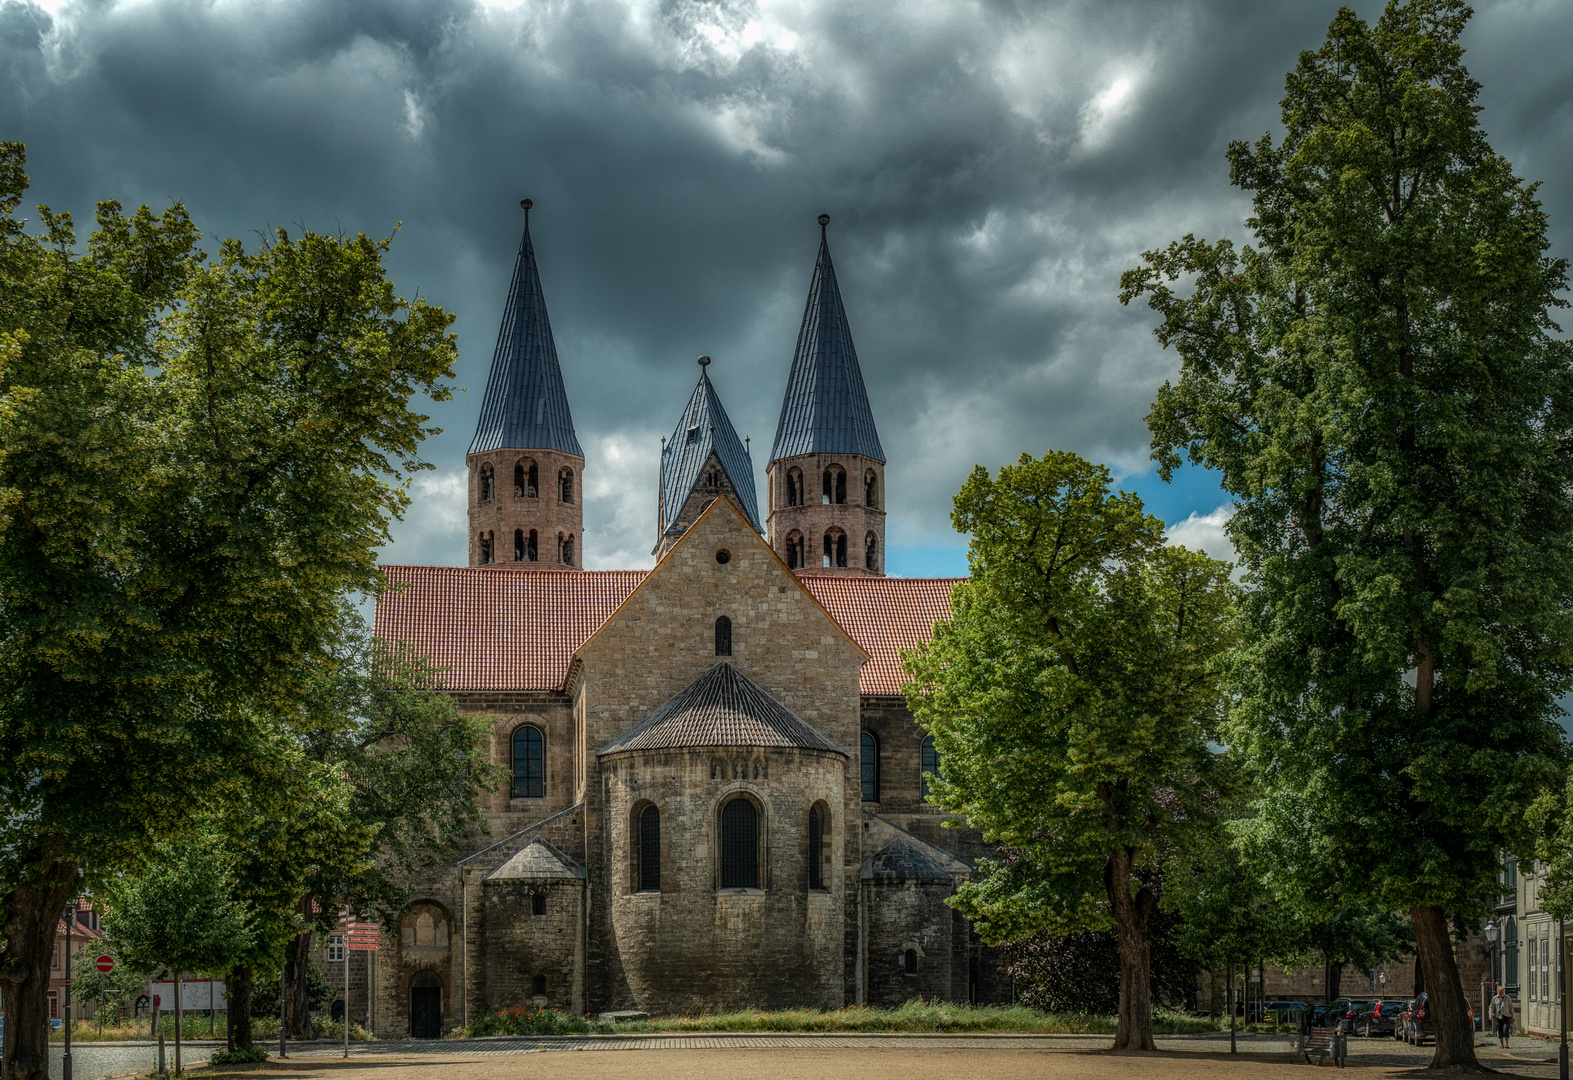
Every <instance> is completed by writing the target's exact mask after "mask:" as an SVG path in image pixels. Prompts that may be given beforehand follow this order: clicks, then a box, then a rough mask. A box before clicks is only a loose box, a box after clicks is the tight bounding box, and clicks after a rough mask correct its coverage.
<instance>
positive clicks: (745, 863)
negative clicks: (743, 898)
mask: <svg viewBox="0 0 1573 1080" xmlns="http://www.w3.org/2000/svg"><path fill="white" fill-rule="evenodd" d="M721 887H722V888H723V889H757V888H759V811H758V810H755V809H754V804H753V803H751V802H749V801H748V800H747V799H745V798H737V799H733V800H732V801H731V802H729V803H727V804H726V805H725V806H723V807H722V808H721Z"/></svg>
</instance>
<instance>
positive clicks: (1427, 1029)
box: [1403, 993, 1475, 1046]
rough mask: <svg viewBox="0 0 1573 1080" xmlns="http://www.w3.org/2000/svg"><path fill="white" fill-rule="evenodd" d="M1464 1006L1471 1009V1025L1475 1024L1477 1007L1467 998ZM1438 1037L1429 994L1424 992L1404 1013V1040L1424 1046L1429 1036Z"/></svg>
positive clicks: (1413, 1044)
mask: <svg viewBox="0 0 1573 1080" xmlns="http://www.w3.org/2000/svg"><path fill="white" fill-rule="evenodd" d="M1464 1007H1465V1008H1466V1009H1468V1010H1469V1027H1470V1029H1471V1030H1473V1029H1474V1026H1475V1007H1474V1006H1473V1005H1470V1004H1469V1002H1468V999H1467V998H1466V999H1465V1002H1464ZM1435 1037H1436V1022H1435V1018H1434V1017H1433V1015H1432V1012H1431V1009H1430V1006H1429V1002H1428V1001H1427V995H1426V994H1424V993H1422V994H1420V995H1419V996H1418V997H1416V998H1415V999H1414V1000H1413V1001H1411V1002H1410V1003H1409V1009H1408V1011H1406V1012H1405V1013H1404V1036H1403V1038H1404V1041H1405V1042H1406V1043H1409V1044H1410V1045H1411V1046H1424V1045H1425V1041H1426V1040H1427V1039H1428V1038H1435Z"/></svg>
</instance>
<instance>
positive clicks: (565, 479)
mask: <svg viewBox="0 0 1573 1080" xmlns="http://www.w3.org/2000/svg"><path fill="white" fill-rule="evenodd" d="M557 486H558V496H557V497H558V498H559V499H560V500H562V501H563V502H565V503H571V502H573V470H572V469H564V470H563V471H562V473H561V474H560V475H559V476H558V478H557Z"/></svg>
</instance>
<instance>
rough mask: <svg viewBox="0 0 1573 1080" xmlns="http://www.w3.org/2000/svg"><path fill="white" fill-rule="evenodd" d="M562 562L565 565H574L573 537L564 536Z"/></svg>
mask: <svg viewBox="0 0 1573 1080" xmlns="http://www.w3.org/2000/svg"><path fill="white" fill-rule="evenodd" d="M562 563H563V565H564V566H572V565H573V537H571V536H568V537H564V538H563V548H562Z"/></svg>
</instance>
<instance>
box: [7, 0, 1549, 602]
mask: <svg viewBox="0 0 1573 1080" xmlns="http://www.w3.org/2000/svg"><path fill="white" fill-rule="evenodd" d="M1355 6H1356V10H1357V11H1358V12H1359V13H1360V14H1361V15H1362V16H1365V17H1367V18H1374V17H1375V16H1376V15H1377V14H1378V13H1379V8H1378V6H1377V5H1376V4H1374V3H1360V4H1357V5H1355ZM1336 7H1337V5H1336V4H1335V3H1328V2H1322V0H1292V2H1272V0H1161V2H1160V0H1139V2H1138V0H1096V2H1091V0H1089V2H1052V0H1049V2H1041V3H1024V2H1007V0H1000V2H968V0H946V2H935V0H912V2H906V3H901V4H892V3H889V2H888V0H887V2H881V0H753V2H748V0H737V2H712V0H630V2H624V3H613V2H609V0H540V2H535V0H525V2H521V3H481V2H476V0H383V2H370V0H118V2H117V0H50V2H48V3H45V4H43V5H40V4H37V3H32V2H17V0H0V138H3V139H13V140H20V141H23V142H25V143H26V144H27V152H28V171H29V173H30V175H31V177H32V182H33V187H32V190H31V192H30V195H29V201H30V202H32V203H46V204H49V205H50V206H52V207H54V208H55V209H57V210H70V211H72V212H73V213H74V214H75V215H76V216H77V218H78V220H79V221H83V222H85V221H88V220H90V218H91V213H92V206H93V203H94V201H95V200H98V199H108V198H114V199H118V200H120V201H121V202H122V203H125V204H127V205H136V204H138V203H147V204H149V205H150V206H152V207H153V208H154V209H162V208H163V207H165V206H167V205H168V204H169V203H170V202H172V201H177V200H178V201H180V202H182V203H184V204H185V205H186V206H187V207H188V209H189V210H190V211H191V213H192V215H193V217H194V218H195V220H196V221H197V223H198V225H199V226H200V227H201V228H202V229H203V231H204V233H205V234H206V237H207V242H208V244H209V249H210V250H212V249H213V248H215V247H216V245H217V241H218V240H219V239H221V238H223V237H227V236H234V237H239V238H241V239H242V240H245V241H247V242H248V243H255V242H257V240H258V238H259V237H260V236H261V235H263V234H265V233H266V231H267V230H270V229H272V228H275V227H280V226H282V227H284V228H287V229H289V230H291V231H292V232H298V231H299V230H300V229H302V228H310V229H314V230H318V231H325V232H338V231H344V232H349V233H354V232H365V233H368V234H371V235H373V236H377V237H382V236H387V235H390V234H391V233H393V232H394V230H395V229H397V236H396V238H395V240H394V243H393V247H392V250H391V252H390V254H389V256H388V260H387V265H388V268H389V273H390V276H391V278H392V280H393V281H394V282H395V284H396V286H397V287H398V289H399V290H400V291H401V292H402V293H403V294H404V295H406V296H410V297H413V296H416V295H418V296H421V297H423V298H425V299H426V300H428V301H430V302H432V303H436V304H439V305H441V306H442V307H444V308H446V309H448V310H449V311H451V312H453V313H454V315H455V316H456V317H457V321H456V323H455V330H456V332H457V333H458V339H459V349H460V359H459V366H458V373H457V378H456V380H455V384H454V385H455V386H456V388H457V392H456V393H455V395H454V399H453V400H452V401H450V402H447V403H443V404H439V405H432V406H430V408H429V409H428V410H426V411H429V412H430V413H431V415H432V418H433V422H434V423H435V424H436V425H437V426H439V427H441V428H442V429H443V430H442V433H441V434H440V435H437V436H434V437H433V438H432V439H430V440H429V442H428V443H427V445H426V448H425V456H426V458H427V460H429V461H430V462H431V463H432V464H433V465H434V466H435V468H434V469H433V470H431V471H427V472H423V473H420V474H419V475H418V476H416V477H415V478H414V480H413V482H412V486H411V494H412V496H413V503H412V505H411V507H410V510H409V513H408V514H407V516H406V518H405V520H404V521H402V522H399V523H396V524H395V526H394V528H393V533H394V541H393V543H392V544H391V545H389V547H388V548H387V550H386V551H385V552H384V557H385V559H386V560H387V561H389V562H401V563H462V562H463V561H464V557H465V543H464V532H465V506H464V491H465V484H464V453H465V449H466V447H467V445H468V443H469V439H470V437H471V435H472V433H473V430H474V426H475V421H476V417H477V413H478V411H479V407H480V398H481V392H482V390H483V389H484V386H485V381H486V373H487V370H488V367H489V365H490V362H491V357H492V353H493V350H494V348H495V345H496V335H497V327H498V322H499V319H500V316H501V311H502V305H503V301H504V298H505V296H506V293H507V288H508V277H509V273H510V270H511V267H512V263H513V258H514V255H515V252H516V250H517V247H518V243H519V235H520V231H521V229H522V226H523V220H522V217H523V215H522V212H521V211H520V209H519V200H520V199H522V198H524V197H529V198H531V199H533V200H534V204H535V209H534V210H533V211H532V214H531V233H532V235H533V237H534V240H535V246H536V252H537V257H538V261H539V264H540V269H541V274H542V280H543V283H544V288H545V293H546V300H547V305H548V307H549V309H550V312H551V319H552V326H553V330H554V331H555V335H556V340H557V347H558V353H559V355H560V357H561V359H562V364H563V377H564V381H565V383H566V385H567V389H568V395H569V400H570V402H571V405H572V409H573V416H574V421H575V426H576V428H577V431H578V434H579V439H580V441H581V443H583V445H584V447H585V453H586V475H585V485H586V505H585V536H584V561H585V565H586V566H587V567H589V568H591V569H611V568H637V567H646V566H649V565H651V562H652V559H651V556H650V549H651V547H652V545H653V544H654V541H655V528H656V525H655V490H656V489H655V484H656V469H657V459H658V455H659V449H660V439H661V437H662V436H663V435H668V434H670V432H671V429H672V427H673V426H674V425H675V423H676V421H677V417H678V415H679V414H680V412H681V410H682V408H683V406H684V405H685V403H686V402H687V400H688V396H689V394H690V393H691V392H692V389H693V384H694V382H695V381H696V379H697V377H698V368H697V367H696V366H695V364H694V360H695V357H697V356H698V355H699V354H701V353H705V354H708V355H709V356H711V357H712V358H714V363H713V364H712V366H711V367H710V376H711V379H712V381H713V382H714V384H715V386H716V389H717V391H718V392H719V394H720V395H721V398H722V401H723V402H724V404H725V406H726V408H727V410H728V412H729V413H730V415H731V417H732V420H733V423H734V425H735V426H736V428H737V430H738V433H739V434H740V435H744V436H748V437H750V438H751V440H752V442H753V443H757V444H758V445H757V446H755V447H754V451H755V454H754V461H755V465H756V473H757V476H756V483H757V484H758V486H759V488H760V490H763V488H764V485H763V469H764V465H765V458H766V457H768V453H769V447H770V444H771V441H772V439H773V437H774V434H775V427H776V420H777V416H778V414H779V411H780V407H781V398H782V394H783V392H784V389H785V384H786V377H787V372H788V369H789V366H790V363H791V358H792V349H793V345H794V344H795V341H796V336H797V330H798V324H799V321H800V320H801V318H802V310H803V303H804V300H805V297H806V294H807V290H808V284H809V278H810V275H811V273H812V271H813V261H814V254H815V250H816V247H817V244H818V239H819V229H818V226H817V225H816V224H815V220H814V219H815V217H816V216H817V215H818V214H820V213H822V212H823V213H828V214H829V215H830V216H831V224H830V231H829V236H830V243H831V249H832V251H833V253H834V257H835V260H836V270H837V276H838V278H839V281H840V284H841V288H842V293H843V296H844V298H845V301H846V306H847V309H848V313H849V317H850V320H851V324H852V332H853V337H854V340H855V342H856V344H857V348H858V353H859V356H860V358H861V361H862V366H863V374H864V379H865V381H866V383H867V385H868V391H869V398H870V400H871V403H872V406H873V410H874V415H875V419H876V421H877V423H878V426H879V432H880V437H881V441H882V443H883V445H884V448H885V453H886V456H887V458H888V459H889V461H888V466H887V485H886V486H887V495H888V509H889V517H888V537H887V544H888V549H887V567H888V569H889V571H890V572H891V573H893V574H959V573H964V572H965V569H966V558H965V545H966V541H965V538H964V537H962V536H959V535H957V534H956V532H955V531H954V530H953V529H952V528H951V524H950V518H949V513H950V501H951V498H952V497H953V495H954V494H955V492H956V491H957V489H958V488H959V487H960V485H961V483H962V482H963V480H964V479H965V477H966V475H967V473H968V472H969V471H970V470H971V469H972V468H973V467H974V466H975V465H978V464H982V465H984V466H986V467H988V468H990V469H993V468H997V467H998V466H999V465H1001V464H1004V463H1007V462H1009V461H1012V460H1014V459H1015V458H1016V457H1017V456H1018V455H1019V454H1021V453H1022V452H1027V453H1032V454H1034V455H1037V454H1041V453H1043V452H1044V451H1045V450H1046V449H1050V448H1053V449H1061V450H1073V451H1075V452H1077V453H1079V454H1082V455H1084V456H1086V457H1088V458H1091V459H1094V460H1097V461H1101V462H1104V463H1106V464H1107V465H1108V466H1109V468H1110V469H1111V470H1112V471H1113V472H1114V473H1115V475H1116V476H1117V477H1118V478H1119V482H1120V484H1121V486H1123V487H1126V488H1128V489H1134V490H1136V491H1138V492H1139V493H1140V494H1141V495H1142V496H1143V498H1144V499H1145V500H1146V501H1147V504H1148V506H1149V508H1150V509H1151V510H1152V511H1153V512H1154V513H1157V514H1158V515H1159V516H1161V517H1162V518H1163V519H1164V520H1165V521H1166V522H1167V523H1169V524H1170V526H1171V530H1170V531H1171V536H1173V537H1174V538H1176V539H1177V540H1180V541H1182V542H1185V543H1188V544H1192V545H1197V546H1203V547H1206V548H1207V549H1208V550H1210V551H1212V552H1213V553H1214V554H1218V555H1224V556H1226V555H1227V554H1228V553H1229V550H1230V549H1229V547H1228V542H1227V538H1226V536H1225V535H1224V532H1223V526H1224V524H1225V522H1226V521H1227V519H1228V514H1229V507H1228V500H1227V498H1226V497H1225V496H1224V495H1223V494H1222V493H1221V491H1220V490H1219V488H1218V485H1217V483H1216V480H1215V479H1214V478H1213V477H1212V476H1211V475H1210V474H1208V473H1206V472H1203V471H1201V470H1188V471H1186V472H1183V473H1182V474H1180V475H1179V476H1178V477H1177V479H1176V481H1175V483H1173V484H1167V485H1166V484H1163V483H1161V482H1160V481H1159V480H1158V479H1157V478H1156V477H1155V476H1154V475H1153V473H1152V471H1151V467H1150V462H1149V460H1148V449H1147V431H1146V428H1145V425H1144V424H1143V420H1142V418H1143V416H1144V415H1145V414H1146V412H1147V410H1148V408H1149V407H1150V404H1151V401H1152V398H1153V395H1154V392H1155V391H1156V389H1157V388H1158V387H1159V386H1160V385H1161V384H1162V383H1163V382H1164V380H1165V379H1169V378H1172V377H1173V376H1174V374H1175V372H1176V370H1177V358H1176V356H1175V355H1174V354H1173V353H1172V352H1165V351H1163V350H1162V349H1161V348H1160V347H1159V345H1158V343H1157V342H1156V340H1154V338H1153V337H1152V335H1151V330H1152V328H1153V326H1154V325H1155V322H1156V318H1155V316H1154V315H1153V314H1152V313H1151V312H1150V311H1148V310H1146V309H1145V308H1144V307H1132V308H1125V307H1122V306H1121V305H1120V304H1119V302H1118V300H1117V291H1118V280H1119V275H1120V272H1121V271H1122V270H1124V269H1127V268H1129V267H1132V266H1134V265H1136V264H1137V263H1138V261H1139V260H1140V257H1141V254H1142V252H1143V251H1146V250H1149V249H1152V248H1156V247H1159V246H1161V245H1164V244H1167V243H1168V242H1169V241H1171V240H1174V239H1178V238H1179V237H1181V236H1183V235H1185V234H1186V233H1195V234H1197V235H1199V236H1205V237H1209V238H1217V237H1223V236H1227V237H1231V238H1234V239H1236V240H1239V241H1243V240H1245V239H1247V233H1246V230H1245V227H1244V219H1245V217H1246V216H1247V213H1248V203H1247V200H1246V198H1245V196H1244V195H1243V194H1242V193H1240V192H1238V191H1236V190H1234V189H1232V188H1230V187H1229V185H1228V179H1227V167H1226V164H1225V160H1224V150H1225V148H1226V147H1227V145H1228V143H1229V142H1230V141H1231V140H1233V139H1255V138H1258V137H1259V136H1261V135H1262V134H1263V133H1264V132H1275V131H1277V130H1278V124H1277V118H1278V107H1277V102H1278V99H1279V98H1280V97H1281V96H1282V91H1283V81H1284V76H1285V74H1286V73H1287V72H1288V71H1289V69H1290V68H1291V67H1292V66H1293V64H1294V62H1295V58H1296V57H1297V55H1298V54H1299V52H1300V51H1301V50H1303V49H1311V48H1315V47H1317V46H1318V45H1319V44H1320V42H1321V40H1322V38H1323V36H1324V34H1325V31H1326V27H1327V24H1328V22H1329V21H1330V19H1331V18H1332V16H1333V14H1334V12H1335V10H1336ZM1476 11H1477V13H1476V16H1475V18H1474V20H1473V22H1472V23H1471V25H1470V27H1469V30H1468V31H1467V34H1466V37H1465V43H1466V45H1467V47H1468V53H1467V56H1466V61H1467V63H1468V64H1469V65H1470V67H1471V70H1472V72H1473V74H1474V75H1475V77H1476V78H1478V79H1480V80H1481V81H1482V82H1483V83H1484V86H1485V89H1484V92H1483V94H1482V96H1481V101H1480V103H1481V106H1482V112H1481V122H1482V125H1483V127H1484V128H1485V130H1486V131H1487V132H1488V133H1489V135H1490V137H1491V140H1492V142H1493V145H1494V146H1495V147H1496V148H1497V150H1498V151H1500V152H1501V153H1503V154H1505V155H1506V156H1507V157H1508V158H1509V159H1510V160H1511V161H1512V162H1513V163H1514V165H1515V167H1516V168H1517V170H1518V171H1519V173H1520V175H1522V176H1524V177H1526V178H1528V179H1531V180H1536V181H1540V182H1542V184H1543V186H1542V187H1541V189H1540V197H1541V199H1542V200H1543V202H1544V204H1545V206H1546V208H1547V210H1548V211H1549V213H1550V218H1551V223H1552V240H1553V254H1556V255H1567V254H1569V251H1570V244H1569V240H1570V238H1573V234H1570V232H1569V230H1570V229H1573V63H1570V62H1569V60H1568V58H1569V57H1570V56H1573V4H1570V3H1567V2H1566V0H1512V2H1489V0H1486V2H1481V3H1479V4H1478V5H1477V8H1476Z"/></svg>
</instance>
